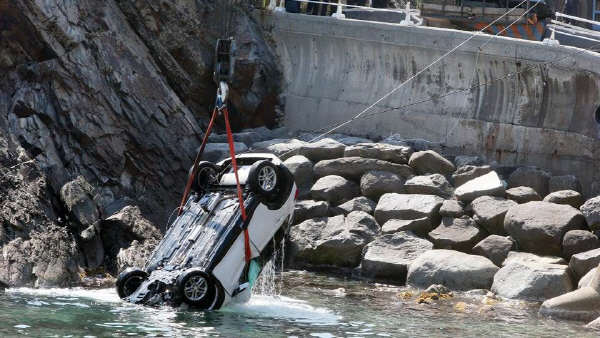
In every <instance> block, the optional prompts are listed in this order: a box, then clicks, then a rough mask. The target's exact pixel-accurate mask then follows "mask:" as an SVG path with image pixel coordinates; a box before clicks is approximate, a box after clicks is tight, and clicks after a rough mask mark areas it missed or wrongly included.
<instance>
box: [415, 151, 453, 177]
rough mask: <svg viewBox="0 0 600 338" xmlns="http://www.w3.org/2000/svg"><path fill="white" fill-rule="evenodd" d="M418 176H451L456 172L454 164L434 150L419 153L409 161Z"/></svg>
mask: <svg viewBox="0 0 600 338" xmlns="http://www.w3.org/2000/svg"><path fill="white" fill-rule="evenodd" d="M408 165H410V166H411V167H412V168H413V169H414V170H415V172H416V173H417V174H419V175H425V174H442V175H450V174H452V173H453V172H454V164H452V162H450V161H448V160H447V159H445V158H444V157H442V156H441V155H440V154H438V153H436V152H435V151H432V150H426V151H417V152H415V153H413V154H412V155H411V157H410V160H409V161H408Z"/></svg>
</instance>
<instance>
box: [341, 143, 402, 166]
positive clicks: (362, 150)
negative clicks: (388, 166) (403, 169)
mask: <svg viewBox="0 0 600 338" xmlns="http://www.w3.org/2000/svg"><path fill="white" fill-rule="evenodd" d="M412 153H413V150H412V148H411V147H404V146H396V145H391V144H385V143H359V144H355V145H352V146H349V147H346V149H345V150H344V157H365V158H374V159H378V160H384V161H388V162H392V163H398V164H408V160H409V159H410V155H412Z"/></svg>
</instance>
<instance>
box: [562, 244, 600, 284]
mask: <svg viewBox="0 0 600 338" xmlns="http://www.w3.org/2000/svg"><path fill="white" fill-rule="evenodd" d="M598 264H600V249H594V250H589V251H585V252H581V253H578V254H575V255H573V256H571V259H570V260H569V266H570V267H571V270H573V274H574V275H575V279H577V280H579V279H581V278H582V277H583V276H585V274H586V273H588V272H589V271H590V270H592V269H593V268H595V267H597V266H598Z"/></svg>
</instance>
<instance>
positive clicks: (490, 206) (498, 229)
mask: <svg viewBox="0 0 600 338" xmlns="http://www.w3.org/2000/svg"><path fill="white" fill-rule="evenodd" d="M515 205H517V203H516V202H514V201H511V200H507V199H504V198H501V197H490V196H482V197H478V198H476V199H475V200H474V201H473V202H471V210H472V211H473V214H474V215H473V219H474V220H475V222H477V224H479V225H481V226H482V227H483V228H484V229H485V230H487V231H488V232H489V233H490V234H495V235H507V233H506V230H504V217H505V216H506V212H508V209H510V208H511V207H514V206H515Z"/></svg>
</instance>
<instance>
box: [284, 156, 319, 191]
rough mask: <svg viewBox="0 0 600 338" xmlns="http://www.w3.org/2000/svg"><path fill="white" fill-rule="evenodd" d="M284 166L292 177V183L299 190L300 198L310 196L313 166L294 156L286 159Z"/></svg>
mask: <svg viewBox="0 0 600 338" xmlns="http://www.w3.org/2000/svg"><path fill="white" fill-rule="evenodd" d="M283 164H285V166H286V167H287V168H288V169H289V170H290V172H291V173H292V175H294V181H296V185H297V186H298V190H300V195H301V196H306V195H309V194H310V188H311V187H312V185H313V180H314V178H313V168H314V164H313V163H312V162H311V161H310V160H309V159H308V158H306V157H304V156H302V155H296V156H292V157H290V158H288V159H287V160H285V161H284V162H283Z"/></svg>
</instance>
